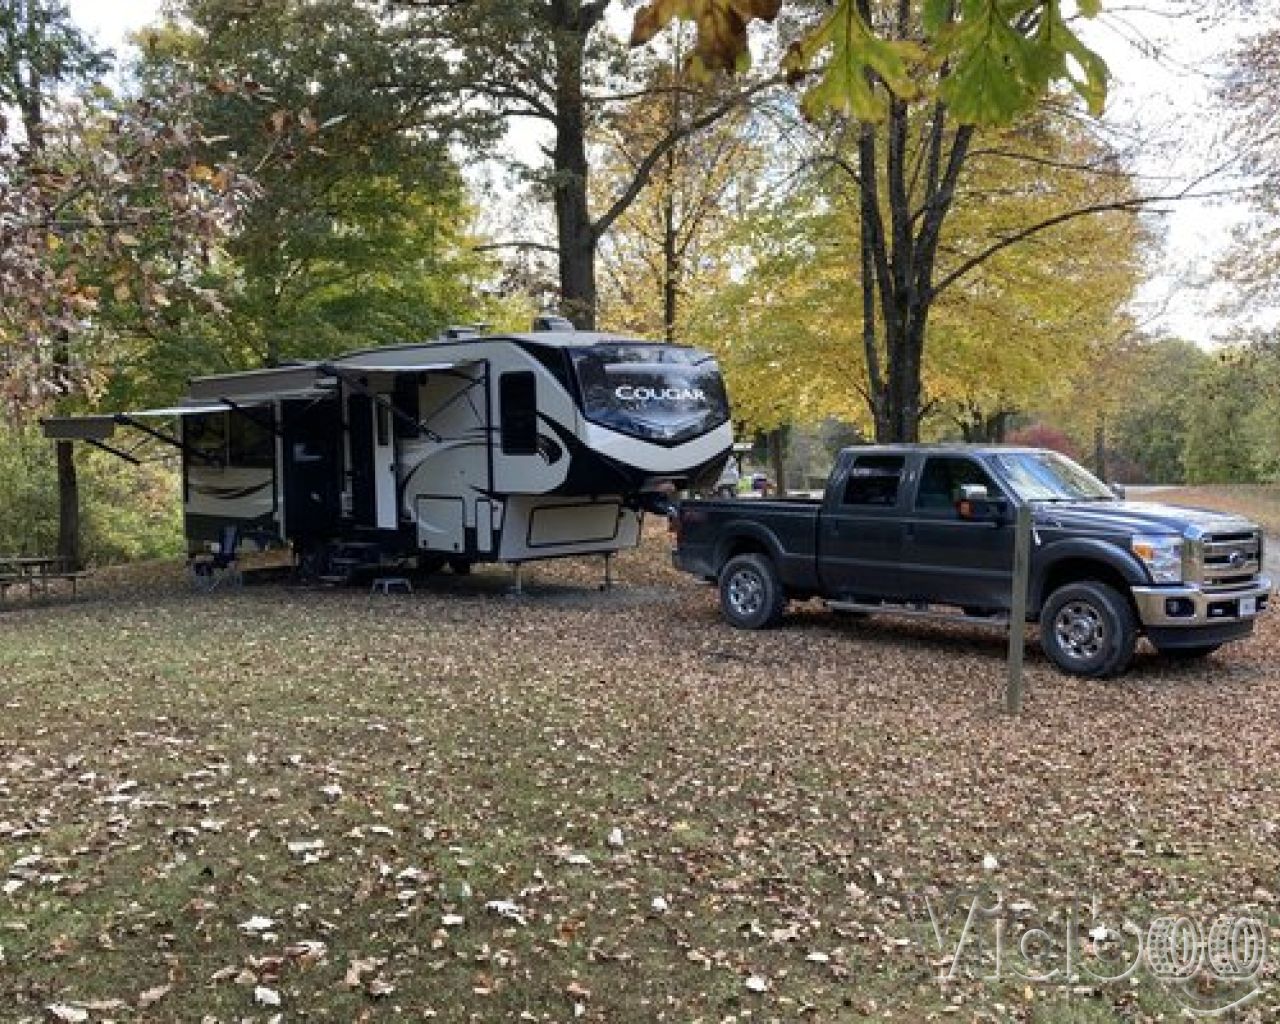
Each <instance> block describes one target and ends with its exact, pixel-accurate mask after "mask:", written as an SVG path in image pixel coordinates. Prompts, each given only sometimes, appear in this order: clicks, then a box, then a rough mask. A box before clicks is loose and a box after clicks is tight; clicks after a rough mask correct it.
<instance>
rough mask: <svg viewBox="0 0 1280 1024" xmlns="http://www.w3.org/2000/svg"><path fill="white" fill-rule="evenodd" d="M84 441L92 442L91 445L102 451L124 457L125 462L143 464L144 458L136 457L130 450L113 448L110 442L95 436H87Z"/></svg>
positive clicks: (86, 442)
mask: <svg viewBox="0 0 1280 1024" xmlns="http://www.w3.org/2000/svg"><path fill="white" fill-rule="evenodd" d="M84 443H85V444H91V445H93V446H94V447H95V448H100V449H101V450H102V451H104V452H107V453H109V454H111V455H114V456H115V457H116V458H118V459H124V461H125V462H129V463H132V464H133V465H135V466H141V465H142V460H141V459H139V458H137V457H135V456H133V455H130V454H129V453H128V452H122V451H121V450H120V449H119V448H113V447H112V446H111V445H109V444H104V443H103V442H102V441H99V440H97V439H95V438H92V437H86V438H85V439H84Z"/></svg>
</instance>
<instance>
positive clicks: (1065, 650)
mask: <svg viewBox="0 0 1280 1024" xmlns="http://www.w3.org/2000/svg"><path fill="white" fill-rule="evenodd" d="M1137 642H1138V628H1137V625H1136V624H1135V622H1134V616H1133V609H1132V608H1130V607H1129V602H1128V601H1127V600H1126V599H1125V596H1124V595H1123V594H1121V593H1120V592H1119V591H1117V590H1116V589H1115V588H1114V587H1110V586H1108V585H1107V584H1105V583H1097V582H1093V581H1088V582H1084V583H1068V584H1067V585H1066V586H1064V587H1059V588H1058V589H1057V590H1055V591H1054V592H1053V593H1052V594H1050V595H1049V600H1048V601H1047V602H1045V606H1044V608H1043V609H1042V610H1041V612H1040V646H1041V647H1043V648H1044V652H1045V653H1046V654H1047V655H1048V656H1049V659H1050V660H1051V661H1052V662H1053V663H1054V664H1055V665H1057V666H1058V668H1060V669H1062V671H1064V672H1068V673H1070V674H1071V675H1076V676H1093V677H1096V678H1101V677H1105V676H1113V675H1117V674H1119V673H1121V672H1123V671H1124V670H1125V669H1126V668H1128V667H1129V662H1130V661H1131V660H1132V659H1133V649H1134V647H1135V646H1136V645H1137Z"/></svg>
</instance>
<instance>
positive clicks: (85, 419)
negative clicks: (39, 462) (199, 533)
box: [40, 399, 267, 441]
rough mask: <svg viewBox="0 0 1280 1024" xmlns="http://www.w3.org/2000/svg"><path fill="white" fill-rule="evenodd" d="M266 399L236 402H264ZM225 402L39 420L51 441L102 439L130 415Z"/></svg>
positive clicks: (185, 411) (168, 413)
mask: <svg viewBox="0 0 1280 1024" xmlns="http://www.w3.org/2000/svg"><path fill="white" fill-rule="evenodd" d="M266 401H267V400H266V399H263V400H259V401H244V402H237V403H236V405H240V406H252V405H264V404H266ZM234 408H235V406H234V405H231V404H230V403H228V402H191V403H189V404H185V405H172V406H168V407H166V408H162V409H131V410H130V411H129V412H111V413H97V414H94V415H88V416H50V417H48V418H46V419H42V420H41V421H40V426H41V427H43V428H44V436H45V437H47V438H49V439H50V440H51V441H105V440H107V439H108V438H110V437H111V436H112V435H113V434H114V433H115V432H116V427H118V426H128V425H129V421H130V420H134V419H176V418H178V417H181V416H203V415H205V414H206V413H211V412H231V410H232V409H234Z"/></svg>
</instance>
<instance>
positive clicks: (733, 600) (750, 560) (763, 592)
mask: <svg viewBox="0 0 1280 1024" xmlns="http://www.w3.org/2000/svg"><path fill="white" fill-rule="evenodd" d="M786 606H787V594H786V591H784V590H783V589H782V583H781V581H779V579H778V574H777V572H776V571H775V570H774V568H773V563H772V562H770V561H769V559H768V558H767V557H766V556H765V555H755V554H752V555H738V556H736V557H734V558H731V559H729V561H727V562H726V563H725V565H724V568H723V569H721V570H720V609H721V611H723V612H724V617H725V618H726V619H728V620H729V623H730V625H733V626H736V627H737V628H738V629H768V628H769V627H770V626H775V625H777V624H778V621H779V620H780V619H781V618H782V612H783V610H784V609H785V608H786Z"/></svg>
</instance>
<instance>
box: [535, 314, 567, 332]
mask: <svg viewBox="0 0 1280 1024" xmlns="http://www.w3.org/2000/svg"><path fill="white" fill-rule="evenodd" d="M533 329H534V330H535V331H537V332H539V333H541V332H544V331H572V330H575V328H574V326H573V321H572V320H569V319H568V318H567V317H563V316H556V315H555V314H554V313H543V314H542V315H540V316H535V317H534V318H533Z"/></svg>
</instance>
